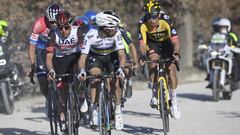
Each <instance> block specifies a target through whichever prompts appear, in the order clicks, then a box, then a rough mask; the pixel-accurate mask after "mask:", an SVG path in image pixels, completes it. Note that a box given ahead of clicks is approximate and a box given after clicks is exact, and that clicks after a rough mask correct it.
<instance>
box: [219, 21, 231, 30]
mask: <svg viewBox="0 0 240 135" xmlns="http://www.w3.org/2000/svg"><path fill="white" fill-rule="evenodd" d="M219 27H220V32H221V33H225V34H226V33H228V32H230V31H231V22H230V20H229V19H228V18H221V19H220V21H219Z"/></svg>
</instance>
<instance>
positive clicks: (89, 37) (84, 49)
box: [78, 31, 94, 69]
mask: <svg viewBox="0 0 240 135" xmlns="http://www.w3.org/2000/svg"><path fill="white" fill-rule="evenodd" d="M93 38H94V34H93V33H91V31H89V32H88V33H87V34H86V35H85V37H84V39H83V43H82V45H81V56H80V58H79V60H78V67H79V69H84V68H85V65H86V64H85V63H86V59H87V56H88V53H89V51H90V47H91V44H92V41H93V40H94V39H93Z"/></svg>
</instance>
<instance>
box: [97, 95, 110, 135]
mask: <svg viewBox="0 0 240 135" xmlns="http://www.w3.org/2000/svg"><path fill="white" fill-rule="evenodd" d="M109 109H110V108H109V106H108V104H107V98H106V96H105V92H104V91H100V94H99V106H98V116H99V133H100V135H111V126H110V115H109Z"/></svg>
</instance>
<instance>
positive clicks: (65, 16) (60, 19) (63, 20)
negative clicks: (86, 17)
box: [56, 11, 73, 27]
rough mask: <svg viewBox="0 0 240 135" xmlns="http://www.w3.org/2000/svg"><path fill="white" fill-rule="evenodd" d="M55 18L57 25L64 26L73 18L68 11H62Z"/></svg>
mask: <svg viewBox="0 0 240 135" xmlns="http://www.w3.org/2000/svg"><path fill="white" fill-rule="evenodd" d="M56 20H57V25H58V26H59V27H64V26H68V25H70V24H71V23H72V20H73V19H72V17H71V15H70V13H69V12H68V11H62V12H60V13H58V14H57V16H56Z"/></svg>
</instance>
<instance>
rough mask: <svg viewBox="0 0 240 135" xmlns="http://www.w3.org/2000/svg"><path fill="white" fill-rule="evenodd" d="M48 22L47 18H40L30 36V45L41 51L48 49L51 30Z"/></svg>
mask: <svg viewBox="0 0 240 135" xmlns="http://www.w3.org/2000/svg"><path fill="white" fill-rule="evenodd" d="M46 21H47V20H46V17H45V16H42V17H40V18H38V19H37V20H36V21H35V22H34V25H33V27H32V33H31V36H30V44H33V45H36V46H37V48H40V49H46V47H47V36H48V33H49V32H50V29H49V28H47V24H46Z"/></svg>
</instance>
